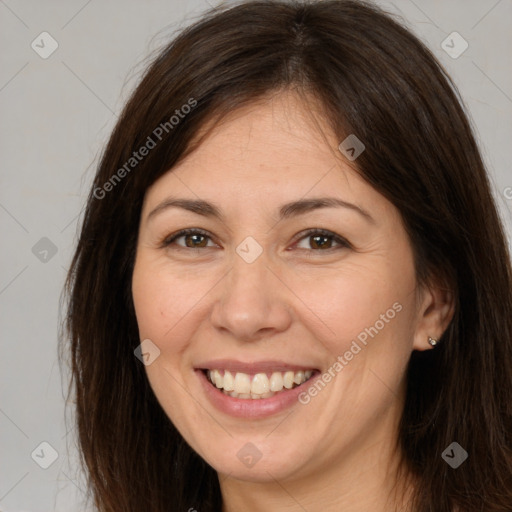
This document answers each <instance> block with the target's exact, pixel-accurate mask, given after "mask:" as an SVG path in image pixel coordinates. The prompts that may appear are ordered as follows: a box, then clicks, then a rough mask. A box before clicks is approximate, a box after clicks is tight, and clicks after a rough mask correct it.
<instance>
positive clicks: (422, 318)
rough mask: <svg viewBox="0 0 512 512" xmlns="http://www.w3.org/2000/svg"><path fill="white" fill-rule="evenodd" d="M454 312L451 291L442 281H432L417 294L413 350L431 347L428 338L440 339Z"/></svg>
mask: <svg viewBox="0 0 512 512" xmlns="http://www.w3.org/2000/svg"><path fill="white" fill-rule="evenodd" d="M454 312H455V300H454V293H453V291H452V290H451V289H450V288H449V287H448V286H447V285H446V284H444V283H441V282H439V281H436V282H432V283H431V284H429V285H428V286H424V287H423V288H422V290H421V292H420V294H419V301H418V309H417V316H416V319H417V323H416V329H415V331H414V343H413V349H414V350H420V351H421V350H427V349H431V348H433V347H432V346H431V345H430V344H429V342H428V339H429V337H430V338H434V339H436V340H437V341H439V340H440V339H441V336H442V335H443V334H444V332H445V331H446V329H447V328H448V325H449V324H450V322H451V321H452V318H453V315H454Z"/></svg>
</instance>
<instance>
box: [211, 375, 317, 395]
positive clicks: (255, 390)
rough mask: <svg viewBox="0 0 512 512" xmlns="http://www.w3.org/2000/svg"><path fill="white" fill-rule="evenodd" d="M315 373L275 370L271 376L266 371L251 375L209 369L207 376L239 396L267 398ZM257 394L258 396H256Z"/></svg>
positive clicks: (222, 387) (300, 382) (217, 385)
mask: <svg viewBox="0 0 512 512" xmlns="http://www.w3.org/2000/svg"><path fill="white" fill-rule="evenodd" d="M311 375H313V370H307V371H302V370H299V371H296V372H293V371H287V372H273V373H272V374H271V375H270V378H269V377H268V376H267V374H266V373H256V374H255V375H254V376H253V377H252V379H251V375H249V374H247V373H242V372H236V373H235V374H233V373H231V372H229V371H228V370H208V372H207V376H208V378H209V379H210V381H211V382H212V383H213V384H215V386H216V387H217V388H219V389H223V390H224V391H225V392H226V391H227V392H230V393H229V394H230V395H231V396H236V397H237V398H267V397H269V396H273V395H274V393H276V392H278V391H281V390H282V389H283V387H284V388H286V389H291V388H292V387H293V386H294V384H296V385H299V384H302V383H303V382H305V381H306V380H308V379H309V378H310V377H311ZM254 395H256V396H254Z"/></svg>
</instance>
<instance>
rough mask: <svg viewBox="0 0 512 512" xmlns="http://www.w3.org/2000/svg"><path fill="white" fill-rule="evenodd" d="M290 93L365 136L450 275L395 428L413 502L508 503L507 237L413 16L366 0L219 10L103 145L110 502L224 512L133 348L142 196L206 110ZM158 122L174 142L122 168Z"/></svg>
mask: <svg viewBox="0 0 512 512" xmlns="http://www.w3.org/2000/svg"><path fill="white" fill-rule="evenodd" d="M291 88H293V89H294V90H296V91H298V92H299V93H301V94H302V93H304V94H305V96H304V97H306V94H307V95H309V96H310V97H314V98H315V99H316V100H318V101H319V104H320V105H321V106H322V108H323V114H324V118H325V121H326V123H328V126H329V127H330V128H332V130H333V132H334V133H335V134H336V136H337V137H338V139H339V140H340V141H342V140H343V139H344V138H345V137H346V136H347V135H348V134H351V133H354V134H357V137H358V138H359V139H361V140H362V141H363V142H364V144H365V146H366V150H365V151H364V152H363V153H362V154H361V156H360V157H359V158H358V159H357V171H358V172H359V173H360V174H361V176H362V177H363V178H364V179H365V180H366V181H367V182H368V183H369V184H370V185H371V186H373V187H374V188H375V189H376V190H377V191H379V192H380V193H381V194H383V195H384V196H385V197H386V198H387V199H388V200H390V201H391V202H392V203H393V204H394V205H395V206H396V207H397V208H398V210H399V211H400V213H401V215H402V218H403V221H404V224H405V226H406V229H407V232H408V234H409V236H410V239H411V242H412V246H413V250H414V256H415V264H416V272H417V276H418V282H419V283H420V284H425V285H428V283H429V282H431V281H432V280H433V279H438V280H441V281H442V282H444V283H445V284H446V286H447V287H449V288H450V289H451V290H452V291H453V294H454V297H455V315H454V318H453V320H452V322H451V323H450V325H449V327H448V329H447V330H446V332H445V333H444V335H443V338H442V342H441V343H440V344H439V346H438V347H436V349H435V350H430V351H426V352H421V353H419V352H414V353H413V355H412V357H411V360H410V364H409V367H408V371H407V395H406V402H405V408H404V412H403V417H402V421H401V426H400V434H399V435H400V437H399V439H400V445H401V446H400V448H401V450H402V451H403V454H404V460H405V462H406V465H407V468H408V470H409V471H410V472H411V474H414V475H415V477H416V478H417V479H418V482H419V485H418V486H417V488H416V490H415V495H414V507H413V510H414V511H416V512H453V511H455V510H463V511H466V512H481V511H501V512H505V511H509V512H510V510H512V455H511V452H512V401H511V396H512V372H511V368H512V314H511V313H512V295H511V294H512V291H511V290H512V286H511V284H512V278H511V275H512V272H511V265H510V255H509V253H508V249H507V245H506V236H505V233H504V230H503V227H502V224H501V221H500V219H499V216H498V213H497V209H496V206H495V203H494V201H493V197H492V195H491V192H490V186H489V182H488V178H487V176H486V172H485V169H484V165H483V163H482V159H481V156H480V154H479V150H478V148H477V145H476V143H475V139H474V136H473V134H472V130H471V127H470V125H469V123H468V120H467V118H466V116H465V114H464V110H463V107H462V106H461V105H462V102H461V100H460V98H459V94H458V92H457V89H456V87H455V86H454V85H453V83H452V82H451V80H450V79H449V77H448V76H447V75H446V73H445V71H444V70H443V68H442V67H441V66H440V64H439V63H438V62H437V61H436V59H435V58H434V57H433V55H432V54H431V52H430V51H429V50H428V49H427V48H426V47H425V46H424V45H423V44H422V43H421V42H420V41H419V40H418V39H417V38H416V37H414V36H413V35H412V34H411V33H410V32H409V31H408V30H407V29H406V28H404V27H403V26H402V25H401V24H400V23H399V22H397V21H395V20H393V19H392V18H391V16H390V15H387V14H386V13H384V12H382V11H381V10H380V9H378V8H376V7H374V6H372V5H371V4H368V3H364V2H359V1H353V0H339V1H335V0H333V1H330V0H327V1H322V2H315V3H304V2H295V1H272V2H265V1H253V2H246V3H243V4H241V5H237V6H234V7H231V8H223V9H216V10H213V11H211V12H209V13H207V14H206V15H204V16H203V17H202V18H201V19H200V20H199V21H198V22H196V23H195V24H193V25H192V26H190V27H188V28H186V29H184V30H183V31H182V32H181V33H180V34H179V35H178V37H176V38H175V39H174V40H173V41H172V42H171V43H170V44H169V45H168V46H167V47H166V48H165V49H164V50H163V51H161V52H159V54H158V56H157V57H156V58H154V59H153V61H152V62H151V64H150V65H149V67H148V69H147V72H146V73H145V75H144V77H143V78H142V80H141V82H140V84H139V85H138V87H137V88H136V90H135V91H134V92H133V94H132V96H131V98H130V100H129V101H128V103H127V105H126V107H125V109H124V111H123V113H122V115H121V117H120V119H119V121H118V123H117V125H116V127H115V129H114V131H113V133H112V135H111V137H110V140H109V142H108V144H107V146H106V149H105V151H104V153H103V155H102V158H101V162H100V165H99V168H98V170H97V173H96V176H95V179H94V185H93V188H92V189H91V191H90V194H89V197H88V201H87V205H86V210H85V213H84V218H83V222H82V226H81V233H80V237H79V241H78V246H77V249H76V253H75V255H74V258H73V261H72V265H71V269H70V271H69V275H68V280H67V283H66V289H65V291H66V297H67V298H68V304H67V318H66V322H65V331H66V336H65V337H66V339H69V340H70V343H69V350H70V353H69V357H70V361H71V368H72V380H71V383H70V392H71V390H73V392H74V395H75V396H74V400H75V401H76V425H77V432H78V442H79V449H80V453H81V457H82V463H83V465H84V467H85V469H86V472H87V475H88V487H89V489H90V490H91V491H92V496H93V497H94V502H95V504H96V506H97V508H98V509H99V510H100V511H101V512H114V511H116V512H118V511H133V512H141V511H143V510H151V511H152V512H160V511H162V512H163V511H169V510H176V511H177V510H188V509H190V508H192V507H193V508H196V509H197V510H198V511H199V512H207V511H216V512H218V511H220V510H221V503H222V499H221V494H220V487H219V482H218V477H217V474H216V472H215V470H214V469H213V468H212V467H211V466H209V465H208V464H207V463H206V462H204V461H203V460H202V459H201V458H200V457H199V456H198V455H197V454H196V453H195V452H194V451H193V450H192V449H191V448H190V447H189V446H188V445H187V443H186V442H185V441H184V439H183V438H182V436H181V435H180V434H179V433H178V432H177V430H176V429H175V428H174V426H173V424H172V422H171V421H170V420H169V418H168V417H167V416H166V415H165V413H164V411H163V410H162V407H161V406H160V405H159V403H158V402H157V400H156V398H155V396H154V394H153V392H152V390H151V388H150V386H149V383H148V379H147V377H146V374H145V371H144V366H143V365H142V364H141V363H140V361H139V360H138V359H137V358H136V357H134V349H135V348H136V347H137V346H138V345H139V343H140V340H139V338H138V328H137V323H136V319H135V313H134V307H133V302H132V296H131V277H132V269H133V264H134V257H135V250H136V242H137V235H138V225H139V219H140V213H141V206H142V201H143V198H144V194H145V192H146V190H147V188H148V187H149V186H150V185H151V184H152V183H153V182H154V181H155V180H156V179H157V178H158V177H160V176H161V175H162V174H164V173H165V172H167V171H169V169H172V167H173V166H174V165H175V164H176V163H177V162H178V161H180V160H181V159H183V158H184V156H186V155H187V154H189V153H190V152H191V151H193V149H194V148H195V147H197V144H199V142H198V141H196V137H197V134H198V133H200V130H201V128H204V126H205V125H206V123H207V121H211V120H212V119H216V120H219V119H221V118H222V117H223V116H225V115H226V114H227V113H229V112H233V111H234V110H235V109H237V108H239V107H241V106H244V105H248V104H251V103H253V102H254V101H256V100H258V99H261V98H264V97H265V96H268V95H269V94H274V93H277V92H279V91H283V90H286V89H291ZM191 100H193V102H196V103H194V105H195V106H194V108H192V109H190V111H189V113H188V114H187V115H185V116H182V117H180V120H179V122H178V123H176V124H174V123H173V125H172V128H170V126H169V119H170V118H171V116H173V115H174V114H175V111H176V109H180V108H181V106H182V105H185V104H187V103H188V104H189V105H191V104H192V102H191ZM162 123H168V125H166V126H168V130H167V132H166V137H165V139H164V140H163V141H162V142H161V143H158V144H157V145H156V147H154V148H153V149H151V151H149V153H148V154H147V156H145V157H144V158H143V159H141V160H140V161H138V162H137V164H136V165H134V166H130V167H126V163H127V162H129V161H130V158H131V157H132V156H133V152H134V151H137V150H138V149H139V148H140V147H141V146H143V145H144V144H146V141H147V140H148V137H150V136H152V134H154V130H155V129H156V127H158V126H161V125H162ZM454 134H456V135H454ZM153 138H154V136H153ZM123 166H125V167H124V168H125V170H126V172H125V173H121V174H122V179H116V180H113V179H112V177H113V175H114V174H116V173H118V170H119V169H121V168H123ZM127 169H129V170H127ZM119 176H120V175H119V173H118V174H117V177H118V178H119ZM109 180H110V181H109ZM107 182H110V183H111V185H112V186H107V187H105V183H107ZM107 189H108V190H107ZM65 343H66V340H63V341H62V345H61V357H62V358H63V357H64V356H63V354H64V349H65V348H67V345H66V346H64V345H65ZM453 441H456V442H458V443H459V444H460V445H461V446H462V447H464V448H465V449H466V451H467V452H468V454H469V457H468V459H467V460H466V461H465V462H464V463H463V464H462V465H461V466H460V467H459V468H457V469H452V468H451V467H450V466H449V465H448V464H446V463H445V462H444V460H443V459H442V458H441V454H442V452H443V450H444V449H445V448H446V447H447V446H448V445H449V444H450V443H452V442H453Z"/></svg>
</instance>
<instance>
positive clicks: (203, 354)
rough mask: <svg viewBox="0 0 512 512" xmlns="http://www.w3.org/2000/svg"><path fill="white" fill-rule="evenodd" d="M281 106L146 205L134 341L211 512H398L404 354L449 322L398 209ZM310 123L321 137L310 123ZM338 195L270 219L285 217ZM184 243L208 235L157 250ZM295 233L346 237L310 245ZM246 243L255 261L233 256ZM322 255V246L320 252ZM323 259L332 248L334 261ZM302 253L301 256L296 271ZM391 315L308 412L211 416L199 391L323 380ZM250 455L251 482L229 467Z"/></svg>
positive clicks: (217, 141) (208, 153) (313, 115)
mask: <svg viewBox="0 0 512 512" xmlns="http://www.w3.org/2000/svg"><path fill="white" fill-rule="evenodd" d="M313 104H314V103H313V102H312V103H311V104H310V106H309V107H308V109H305V107H304V105H303V102H302V101H301V100H300V98H299V97H298V96H297V95H296V94H295V93H293V92H291V91H289V92H281V93H279V94H277V95H274V96H273V97H269V98H267V99H266V100H265V101H263V102H258V103H255V104H253V105H251V106H249V107H244V108H243V109H240V110H238V111H236V112H234V113H232V114H230V116H229V117H228V118H226V119H224V121H223V122H222V124H220V125H219V126H217V127H216V128H215V129H214V130H213V131H212V133H211V134H210V135H209V136H208V137H207V138H206V139H205V141H204V142H203V143H202V144H201V145H200V146H199V148H198V149H197V150H196V151H194V152H193V153H191V154H190V155H189V156H188V157H187V158H186V159H184V160H183V161H181V162H180V163H179V164H178V165H177V166H175V167H174V168H173V169H172V171H170V172H168V173H166V174H165V175H163V176H162V177H161V178H160V179H159V180H157V181H156V182H155V183H154V184H153V185H152V187H150V188H149V189H148V191H147V193H146V196H145V200H144V204H143V209H142V215H141V223H140V227H139V239H138V246H137V255H136V263H135V268H134V272H133V282H132V291H133V299H134V303H135V309H136V315H137V321H138V325H139V331H140V339H141V340H144V339H147V338H149V339H151V340H152V342H153V343H154V344H155V345H157V346H158V348H159V349H160V356H159V357H158V358H157V359H156V360H155V361H154V362H153V363H152V364H150V365H148V366H146V371H147V376H148V379H149V382H150V384H151V386H152V389H153V390H154V392H155V395H156V397H157V398H158V400H159V402H160V404H161V405H162V407H163V409H164V411H165V412H166V414H167V415H168V417H169V418H170V419H171V421H172V422H173V423H174V424H175V425H176V427H177V428H178V430H179V431H180V432H181V434H182V435H183V437H184V438H185V439H186V441H187V442H188V443H189V444H190V446H191V447H192V448H193V449H194V450H195V451H196V452H197V453H199V455H200V456H201V457H203V458H204V459H205V460H206V461H207V462H208V463H209V464H210V465H211V466H213V467H214V468H215V469H216V470H217V472H218V474H219V480H220V485H221V490H222V494H223V500H224V509H223V510H224V511H229V512H231V511H235V510H246V511H268V510H286V511H296V510H301V511H302V510H308V511H320V510H321V511H323V512H329V511H339V510H343V511H344V512H358V511H367V510H373V511H377V512H378V511H384V510H392V509H393V508H391V507H396V509H397V510H398V509H400V510H410V508H409V507H408V506H407V505H406V497H407V496H408V493H409V492H410V491H411V490H412V484H411V485H409V484H408V485H405V480H400V481H398V484H399V485H398V486H397V487H395V488H393V485H394V484H395V483H396V482H395V479H394V477H393V475H394V474H395V471H396V469H397V468H398V467H399V464H400V455H401V454H400V452H399V450H398V449H397V448H396V442H397V426H398V422H399V420H400V416H401V411H402V408H403V402H404V392H405V377H404V373H405V369H406V365H407V362H408V360H409V358H410V355H411V352H412V350H414V349H416V350H428V349H432V347H431V346H430V345H429V344H428V336H432V337H435V338H439V337H440V336H441V335H442V333H443V332H444V330H445V329H446V327H447V325H448V323H449V321H450V319H451V316H452V314H453V307H452V304H451V298H450V295H449V293H448V292H444V291H442V289H440V287H436V286H435V285H432V286H430V287H428V288H427V287H425V288H421V289H420V288H419V287H418V284H417V281H416V277H415V269H414V263H413V254H412V248H411V245H410V241H409V238H408V236H407V234H406V232H405V229H404V226H403V223H402V220H401V216H400V214H399V212H398V210H397V209H396V208H395V207H394V206H393V205H392V204H391V203H390V202H389V201H388V200H387V199H385V198H384V197H383V196H382V195H381V194H380V193H378V192H377V191H375V190H374V189H373V188H372V187H371V186H370V185H369V184H367V183H366V182H365V181H364V180H363V179H362V178H361V177H359V175H358V174H357V173H356V172H355V170H354V169H353V165H354V164H355V163H357V161H356V162H354V163H351V162H349V161H348V160H346V159H345V158H344V156H343V155H342V154H341V153H340V152H339V151H338V149H337V147H338V145H339V142H340V141H339V140H338V139H337V138H336V137H335V136H334V135H333V134H332V133H331V132H330V131H329V129H328V127H327V125H325V124H323V121H322V120H321V118H320V117H319V112H318V110H314V107H313V106H312V105H313ZM314 119H316V122H313V120H314ZM170 195H172V196H173V197H178V198H190V199H198V198H200V199H203V200H206V201H209V202H212V203H215V204H216V205H217V206H218V207H219V208H220V209H221V210H222V213H223V215H224V218H223V220H222V221H221V220H218V219H215V218H208V217H204V216H201V215H199V214H196V213H192V212H189V211H186V210H184V209H180V208H168V209H164V210H162V211H161V212H160V213H158V214H156V215H153V216H152V217H151V218H148V214H149V213H150V212H151V211H152V210H153V209H154V208H155V207H156V206H157V205H159V204H160V203H161V202H162V201H163V200H165V199H166V198H167V197H168V196H170ZM305 197H306V198H313V197H336V198H339V199H342V200H344V201H347V202H350V203H353V204H355V205H358V206H359V207H360V208H362V209H364V210H365V211H366V212H367V213H368V214H369V215H371V217H372V219H373V221H369V220H367V219H366V218H365V217H364V216H363V215H361V214H359V213H358V212H356V211H354V210H352V209H348V208H338V207H330V208H322V209H317V210H314V211H311V212H307V213H305V214H302V215H298V216H296V217H291V218H289V219H285V220H281V221H280V222H278V221H277V220H278V216H277V213H278V210H279V208H280V206H281V205H283V204H284V203H287V202H290V201H294V200H298V199H302V198H305ZM184 228H199V229H203V230H205V231H207V232H208V233H209V236H210V238H203V237H201V236H199V237H198V238H197V239H196V242H195V243H196V245H199V246H200V248H199V249H196V248H190V247H187V246H186V245H185V244H186V242H187V240H188V243H189V245H193V243H194V238H193V237H192V238H191V237H190V235H189V236H188V237H186V238H185V237H181V238H180V239H177V240H176V241H175V242H174V243H173V244H172V245H170V246H167V247H163V246H162V241H163V240H164V239H166V238H168V237H169V235H172V234H173V233H176V232H178V231H179V230H181V229H184ZM308 228H318V229H326V230H329V231H332V232H333V233H335V234H336V235H339V236H341V237H343V238H345V239H346V240H347V241H348V242H349V244H350V246H348V247H347V246H340V245H339V244H338V243H337V242H336V241H335V240H333V239H332V238H327V240H324V239H321V240H320V241H319V245H320V248H318V245H315V241H314V240H312V238H311V237H312V236H314V235H309V236H306V237H304V236H303V235H301V233H302V232H303V231H305V230H306V229H308ZM248 236H251V237H253V238H254V239H255V240H256V241H257V242H258V244H259V245H260V246H261V248H262V249H263V252H262V254H261V255H260V256H259V257H258V258H257V259H256V260H255V261H254V262H253V263H251V264H249V263H247V262H246V261H244V259H242V258H241V257H240V256H239V255H238V254H237V253H236V251H235V249H236V248H237V246H238V245H239V244H240V243H241V242H242V241H243V240H244V239H245V238H246V237H248ZM329 244H331V245H329ZM329 247H332V248H329ZM308 256H309V257H308ZM395 303H399V305H400V306H401V311H400V312H399V313H397V314H396V316H395V317H394V318H393V319H391V320H389V321H388V322H386V323H385V327H384V328H382V329H380V330H379V332H378V334H377V335H375V336H374V337H373V338H370V337H369V338H368V343H367V345H366V346H364V348H363V349H362V350H361V351H360V352H359V353H357V355H355V356H354V357H353V359H352V360H351V361H349V362H348V364H347V365H346V366H344V368H343V370H342V371H340V372H338V373H337V374H336V377H335V378H333V379H332V380H331V382H329V383H328V384H327V385H326V386H325V388H324V389H323V390H322V391H321V392H319V393H318V394H317V396H315V397H313V398H311V400H310V401H309V403H307V404H305V405H303V404H300V403H297V404H295V405H294V406H293V407H292V408H289V409H287V410H285V411H283V412H281V413H278V414H275V415H273V416H271V417H269V418H265V419H258V420H254V419H253V420H246V419H240V418H234V417H231V416H228V415H226V414H224V413H221V412H219V411H218V410H217V409H215V408H214V407H213V405H212V404H211V403H210V402H209V401H208V399H207V398H206V396H205V395H204V393H203V390H202V387H201V386H200V382H199V379H198V377H197V375H196V373H195V372H194V367H195V366H196V365H197V364H198V363H199V362H201V361H205V360H208V359H214V358H232V359H238V360H242V361H256V360H264V359H279V360H283V361H288V362H290V363H294V364H303V365H306V366H310V367H312V368H318V369H320V370H322V371H327V370H328V369H329V368H330V367H332V366H333V364H334V363H335V361H336V357H337V356H339V355H343V354H345V352H346V351H347V350H349V348H350V346H351V343H352V341H353V340H354V339H356V337H357V336H358V334H360V333H361V332H362V331H364V330H365V328H369V327H370V326H374V325H375V324H376V322H377V321H378V320H379V319H380V318H381V316H380V315H382V314H384V313H385V312H386V311H387V310H389V309H390V308H392V306H393V304H395ZM247 442H251V443H253V444H254V445H255V446H257V448H258V449H259V451H260V452H261V454H262V457H261V459H260V460H259V461H258V462H257V463H256V464H255V465H254V466H252V467H250V468H249V467H246V466H245V465H244V464H243V463H241V461H240V460H239V459H238V457H237V452H238V451H239V450H240V449H241V448H242V447H243V446H244V445H245V444H246V443H247Z"/></svg>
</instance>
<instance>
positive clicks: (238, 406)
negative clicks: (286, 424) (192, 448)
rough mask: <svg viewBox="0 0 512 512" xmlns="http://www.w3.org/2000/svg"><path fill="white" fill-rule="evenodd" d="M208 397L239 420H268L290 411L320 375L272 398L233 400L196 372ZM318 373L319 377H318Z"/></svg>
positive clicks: (222, 410)
mask: <svg viewBox="0 0 512 512" xmlns="http://www.w3.org/2000/svg"><path fill="white" fill-rule="evenodd" d="M196 373H197V375H198V376H199V380H200V381H201V384H202V386H203V389H204V391H205V394H206V396H207V397H208V398H209V400H210V401H211V403H212V404H213V405H214V406H215V407H216V408H217V409H219V410H220V411H221V412H223V413H225V414H229V415H230V416H235V417H238V418H266V417H268V416H272V415H274V414H277V413H279V412H281V411H284V410H285V409H288V408H289V407H291V406H292V405H294V404H297V403H300V402H299V401H298V397H299V395H300V394H301V393H302V392H303V391H304V390H305V389H306V388H307V387H309V386H310V385H311V383H312V382H313V380H314V379H315V377H317V376H318V375H320V373H319V372H315V373H314V374H313V375H312V376H311V378H309V379H308V380H307V381H306V382H303V383H302V384H301V385H300V386H297V387H295V388H293V389H288V390H286V391H280V392H279V393H277V394H276V395H274V396H273V397H270V398H256V399H252V398H233V397H232V396H229V395H226V394H225V393H223V392H222V391H221V390H219V389H218V388H216V387H214V386H213V385H212V383H211V382H210V381H209V380H208V379H207V377H206V375H205V374H204V372H203V371H202V370H196ZM317 373H318V375H317Z"/></svg>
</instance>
